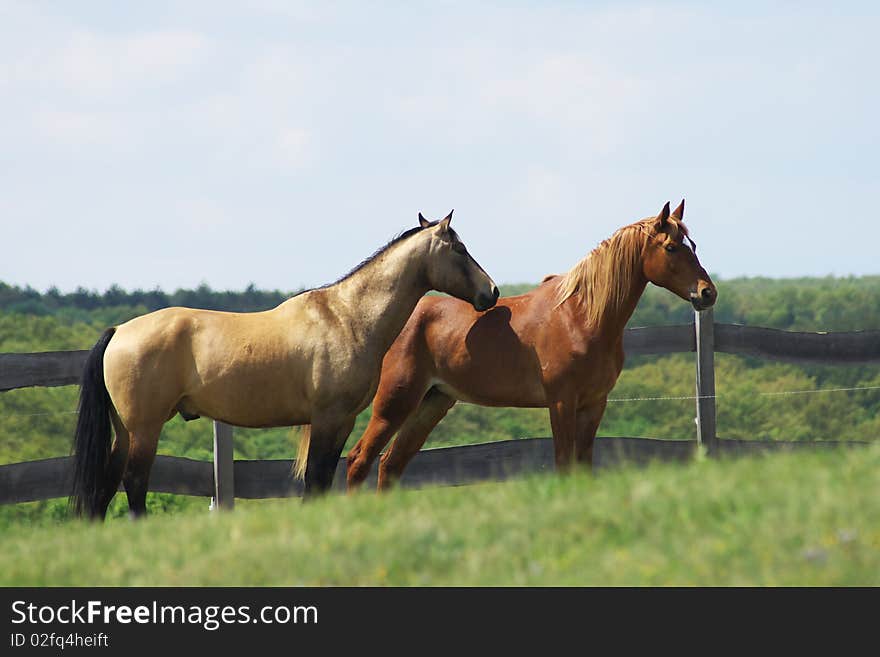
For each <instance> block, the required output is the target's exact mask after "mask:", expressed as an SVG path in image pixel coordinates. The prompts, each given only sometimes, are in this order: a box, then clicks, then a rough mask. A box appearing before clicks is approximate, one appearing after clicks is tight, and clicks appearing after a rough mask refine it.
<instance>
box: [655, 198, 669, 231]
mask: <svg viewBox="0 0 880 657" xmlns="http://www.w3.org/2000/svg"><path fill="white" fill-rule="evenodd" d="M668 224H669V201H666V205H664V206H663V209H662V210H660V214H658V215H657V220H656V221H655V223H654V228H656V229H657V230H663V229H664V228H666V226H667V225H668Z"/></svg>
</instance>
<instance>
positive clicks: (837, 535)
mask: <svg viewBox="0 0 880 657" xmlns="http://www.w3.org/2000/svg"><path fill="white" fill-rule="evenodd" d="M199 502H200V503H199V504H194V505H192V506H191V508H190V509H188V510H183V511H179V512H177V513H174V514H160V515H156V516H154V517H152V518H149V519H147V520H145V521H143V522H139V523H132V522H128V521H126V520H122V519H115V520H112V521H110V522H108V523H107V524H106V525H103V526H100V525H93V524H89V523H84V522H78V521H76V522H72V521H61V522H55V523H54V524H52V523H44V524H43V525H41V526H36V527H34V526H30V525H29V524H26V523H21V524H16V523H12V524H10V525H8V526H7V527H5V529H4V531H3V532H2V537H0V584H2V585H7V586H8V585H13V586H15V585H109V586H113V585H172V586H175V585H183V586H188V585H385V584H396V585H551V584H557V585H672V584H676V585H722V586H726V585H819V586H824V585H875V586H876V585H878V584H880V446H871V447H866V448H864V449H851V450H840V451H822V452H817V453H798V454H776V455H772V456H764V457H755V458H748V459H739V460H725V461H714V460H713V461H701V462H695V463H691V464H688V465H668V464H667V465H660V464H657V465H653V466H651V467H649V468H645V469H636V468H628V469H619V470H615V471H606V472H604V473H602V474H600V475H599V476H596V477H590V476H588V475H585V474H579V475H574V476H568V477H557V476H554V475H546V476H540V477H530V478H527V479H521V480H516V481H510V482H505V483H493V484H484V485H477V486H469V487H461V488H432V489H424V490H421V491H398V492H395V493H392V494H390V495H385V496H376V495H373V494H368V493H365V494H360V495H356V496H353V497H343V496H331V497H328V498H325V499H322V500H318V501H316V502H314V503H312V504H308V505H302V504H301V503H299V501H297V500H277V501H267V502H251V503H241V504H239V505H238V508H237V509H236V511H235V512H234V513H231V514H221V513H212V514H209V513H208V512H207V510H206V508H205V507H206V505H205V504H204V500H200V501H199Z"/></svg>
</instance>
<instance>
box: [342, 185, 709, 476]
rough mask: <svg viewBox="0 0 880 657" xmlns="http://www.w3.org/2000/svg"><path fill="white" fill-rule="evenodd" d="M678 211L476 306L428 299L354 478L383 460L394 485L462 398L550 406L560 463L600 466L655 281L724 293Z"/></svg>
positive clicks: (703, 304)
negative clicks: (630, 328)
mask: <svg viewBox="0 0 880 657" xmlns="http://www.w3.org/2000/svg"><path fill="white" fill-rule="evenodd" d="M683 216H684V201H682V202H681V204H680V205H679V206H678V207H677V208H676V209H675V210H674V211H673V212H672V213H670V211H669V203H666V205H664V206H663V209H662V210H661V212H660V214H658V215H657V216H656V217H650V218H647V219H643V220H641V221H637V222H635V223H633V224H630V225H628V226H624V227H623V228H620V229H619V230H618V231H617V232H615V233H614V235H612V236H611V237H610V238H609V239H607V240H605V241H603V242H602V243H601V244H600V245H599V246H598V247H596V248H595V249H594V250H593V251H592V252H591V253H590V254H588V255H587V257H585V258H584V259H583V260H581V261H580V262H579V263H578V264H576V265H575V266H574V267H572V269H571V270H570V271H569V272H568V273H566V274H564V275H553V276H548V277H547V278H545V279H544V281H543V282H542V284H541V285H539V286H538V287H537V288H535V289H534V290H532V291H530V292H528V293H527V294H523V295H520V296H515V297H508V298H502V299H500V300H499V301H498V303H497V304H496V306H495V307H494V308H493V309H492V310H491V311H489V312H486V313H477V312H474V311H473V310H472V309H471V308H469V307H468V306H467V305H466V304H464V303H461V302H459V301H457V300H455V299H449V298H442V297H425V298H424V299H422V300H421V301H420V302H419V304H418V305H417V306H416V309H415V311H414V312H413V314H412V316H411V317H410V319H409V321H408V322H407V324H406V326H405V327H404V328H403V330H402V331H401V333H400V335H399V336H398V338H397V340H396V341H395V342H394V344H393V345H392V346H391V348H390V349H389V351H388V353H387V354H386V355H385V359H384V361H383V364H382V374H381V377H380V380H379V387H378V390H377V393H376V397H375V399H374V400H373V410H372V416H371V418H370V422H369V424H368V426H367V428H366V430H365V431H364V434H363V436H362V437H361V439H360V440H359V441H358V443H357V444H356V445H355V446H354V447H353V448H352V449H351V451H350V452H349V454H348V475H347V476H348V487H349V490H352V489H354V488H356V487H358V486H359V485H360V484H362V483H363V481H364V479H365V478H366V476H367V473H368V471H369V468H370V465H371V464H372V462H373V461H374V460H375V458H376V457H377V456H378V454H379V453H380V452H381V451H382V449H383V448H384V447H385V445H387V444H388V442H389V441H390V440H391V438H392V437H393V436H394V434H395V433H397V438H396V439H395V440H394V442H393V444H392V445H391V447H390V448H389V449H388V450H387V451H386V452H385V453H384V454H383V455H382V458H381V460H380V464H379V489H380V490H382V489H385V488H388V487H389V486H391V485H392V484H393V483H394V481H395V480H397V479H398V478H399V477H400V476H401V474H402V473H403V470H404V468H405V467H406V465H407V463H409V461H410V459H412V457H413V456H415V454H416V453H417V452H418V451H419V449H421V447H422V445H423V444H424V442H425V440H426V439H427V437H428V434H429V433H430V432H431V430H432V429H433V428H434V427H435V426H436V425H437V423H438V422H439V421H440V420H441V419H442V418H443V417H444V416H445V415H446V413H447V411H449V409H450V408H452V406H453V405H454V404H455V403H456V401H464V402H470V403H472V404H480V405H482V406H518V407H532V408H547V409H549V412H550V425H551V428H552V431H553V447H554V456H555V463H556V468H557V470H566V469H569V468H570V467H571V466H572V465H573V464H576V463H577V464H584V465H587V466H592V462H593V441H594V438H595V436H596V430H597V429H598V427H599V422H600V420H601V419H602V415H603V413H604V411H605V404H606V401H607V398H608V393H609V392H610V391H611V389H612V388H613V387H614V384H615V382H616V381H617V377H618V376H619V375H620V371H621V368H622V367H623V359H624V354H623V330H624V327H625V326H626V323H627V321H628V320H629V318H630V317H631V316H632V313H633V311H634V310H635V307H636V304H637V303H638V301H639V298H640V297H641V296H642V292H644V290H645V287H646V286H647V284H648V282H651V283H654V284H655V285H658V286H660V287H664V288H666V289H668V290H670V291H672V292H673V293H675V294H677V295H678V296H680V297H681V298H682V299H685V300H686V301H690V302H691V303H692V304H693V306H694V308H696V309H697V310H701V309H703V308H707V307H709V306H711V305H712V304H714V303H715V300H716V297H717V292H716V289H715V285H714V284H713V283H712V281H711V280H710V278H709V276H708V274H707V273H706V270H705V269H703V267H702V266H701V265H700V262H699V260H698V259H697V256H696V245H695V244H694V243H693V241H692V240H691V239H690V237H689V236H688V230H687V228H686V227H685V225H684V224H683V223H682V219H683Z"/></svg>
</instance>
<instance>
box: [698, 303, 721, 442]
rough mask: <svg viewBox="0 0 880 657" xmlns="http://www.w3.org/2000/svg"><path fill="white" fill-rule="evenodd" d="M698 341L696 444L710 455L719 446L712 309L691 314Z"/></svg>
mask: <svg viewBox="0 0 880 657" xmlns="http://www.w3.org/2000/svg"><path fill="white" fill-rule="evenodd" d="M694 330H695V333H696V338H697V444H698V445H703V446H704V447H705V448H706V451H707V452H708V453H709V454H712V453H714V452H715V451H716V448H717V446H718V444H717V436H716V435H715V320H714V318H713V312H712V308H707V309H706V310H703V311H700V312H694Z"/></svg>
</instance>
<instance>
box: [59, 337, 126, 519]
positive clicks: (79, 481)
mask: <svg viewBox="0 0 880 657" xmlns="http://www.w3.org/2000/svg"><path fill="white" fill-rule="evenodd" d="M115 332H116V329H115V328H108V329H107V330H106V331H104V333H103V334H102V335H101V337H100V338H99V339H98V341H97V342H96V343H95V346H94V347H92V351H91V352H89V356H88V358H86V365H85V368H84V369H83V374H82V384H81V387H80V393H79V416H78V417H77V420H76V434H75V435H74V438H73V493H72V494H71V497H70V504H71V507H72V508H73V511H74V513H76V515H83V514H84V513H85V514H86V515H88V516H90V517H95V516H97V515H99V514H100V513H101V509H100V505H101V497H102V495H103V493H104V484H105V479H106V472H107V464H108V462H109V461H110V407H111V402H110V395H109V393H108V392H107V385H106V384H105V382H104V352H105V351H106V350H107V345H108V344H110V340H111V338H112V337H113V334H114V333H115Z"/></svg>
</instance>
